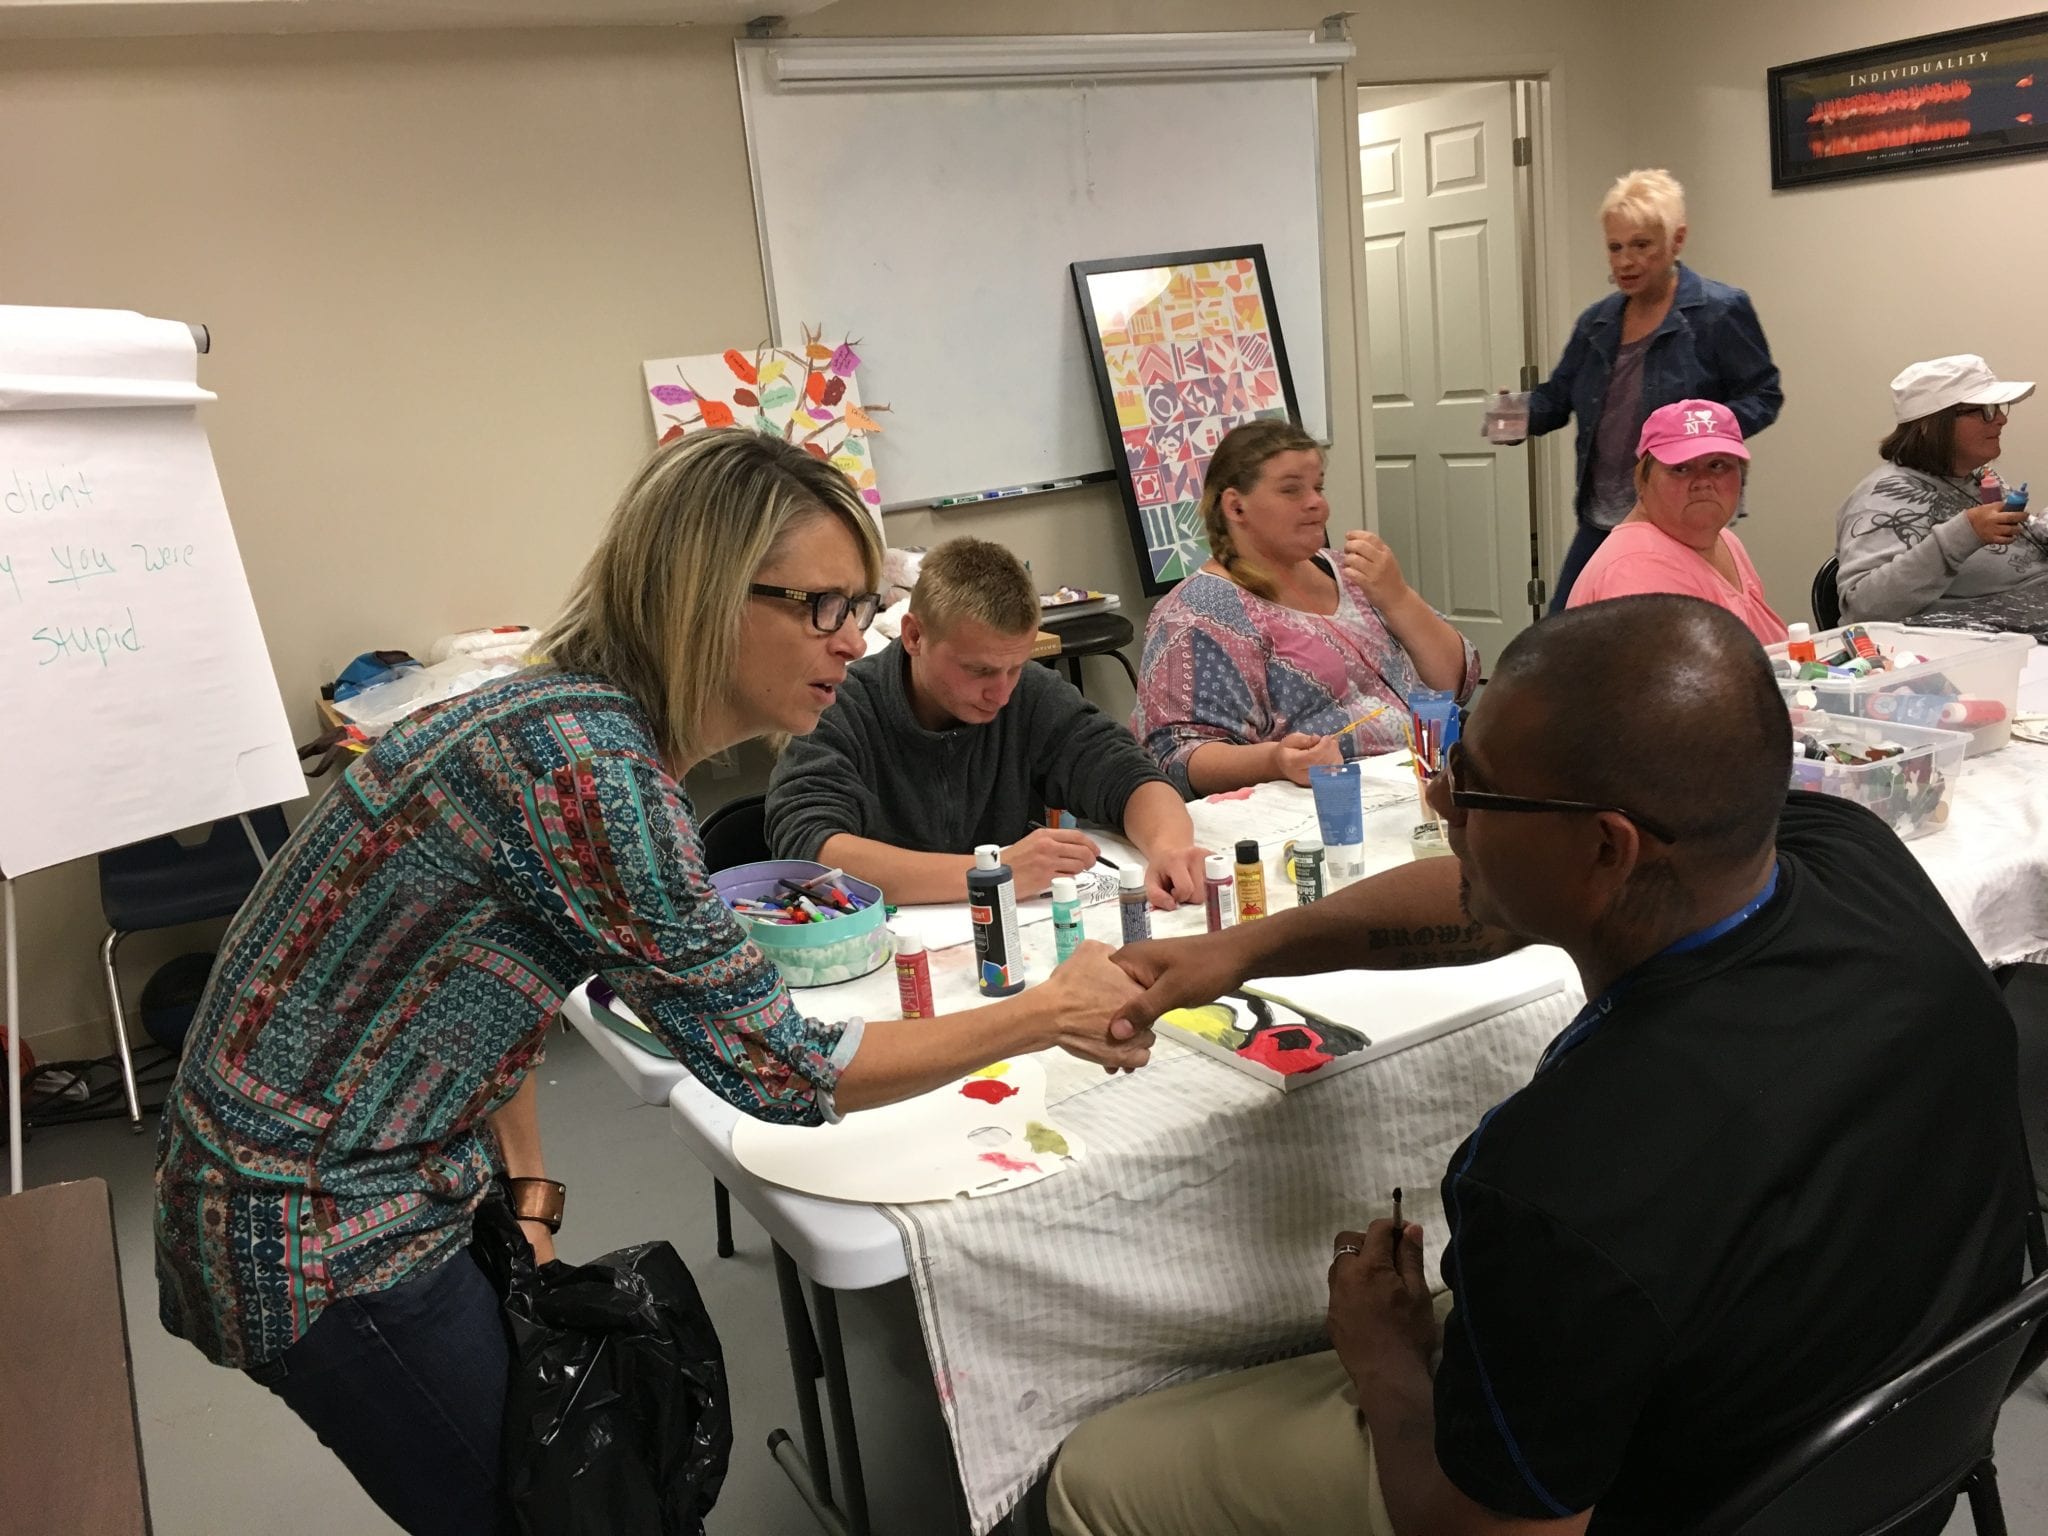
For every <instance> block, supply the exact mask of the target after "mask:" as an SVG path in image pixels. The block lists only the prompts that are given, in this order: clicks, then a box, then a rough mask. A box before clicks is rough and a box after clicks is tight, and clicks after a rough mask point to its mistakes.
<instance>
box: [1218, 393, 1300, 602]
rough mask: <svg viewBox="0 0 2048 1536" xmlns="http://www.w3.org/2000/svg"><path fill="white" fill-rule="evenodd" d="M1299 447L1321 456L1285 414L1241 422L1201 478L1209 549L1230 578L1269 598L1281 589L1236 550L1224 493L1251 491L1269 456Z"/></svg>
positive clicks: (1224, 435) (1253, 592) (1222, 442)
mask: <svg viewBox="0 0 2048 1536" xmlns="http://www.w3.org/2000/svg"><path fill="white" fill-rule="evenodd" d="M1297 452H1299V453H1312V454H1314V455H1315V456H1316V457H1317V458H1318V459H1320V458H1321V457H1322V456H1323V445H1322V444H1321V443H1319V442H1317V441H1316V440H1315V439H1314V438H1313V437H1310V436H1309V435H1308V433H1306V432H1304V431H1302V429H1301V428H1300V427H1297V426H1296V425H1295V424H1294V423H1293V422H1291V421H1288V420H1285V419H1284V418H1282V417H1277V416H1276V417H1268V418H1267V419H1265V420H1262V421H1241V422H1239V423H1238V424H1237V425H1236V426H1234V427H1232V428H1231V429H1230V430H1229V431H1228V432H1226V433H1224V434H1223V441H1221V442H1220V443H1218V444H1217V445H1216V451H1215V453H1213V454H1211V455H1210V457H1209V467H1208V469H1207V470H1206V471H1205V472H1204V475H1203V479H1202V504H1201V509H1200V510H1201V518H1202V531H1203V532H1204V533H1206V534H1207V535H1208V536H1209V553H1210V554H1212V555H1214V556H1215V557H1216V563H1217V564H1218V565H1220V566H1222V567H1223V569H1224V570H1226V571H1228V572H1229V573H1230V579H1231V580H1232V581H1234V582H1236V583H1237V584H1238V585H1239V586H1240V587H1243V588H1244V589H1245V591H1247V592H1250V593H1251V594H1253V595H1254V596H1256V597H1263V598H1266V599H1268V600H1269V601H1270V600H1271V599H1272V598H1273V597H1274V596H1276V595H1277V594H1278V592H1279V590H1280V589H1279V588H1278V587H1277V586H1275V585H1274V584H1273V577H1272V575H1271V573H1270V572H1267V571H1262V570H1260V569H1259V568H1258V567H1257V566H1256V565H1253V564H1252V563H1251V561H1249V560H1247V559H1245V557H1244V553H1243V552H1242V551H1241V550H1239V549H1238V547H1237V537H1236V535H1235V534H1233V533H1232V532H1231V528H1230V519H1229V517H1228V516H1226V515H1225V514H1224V511H1223V493H1224V492H1225V491H1235V492H1237V494H1238V495H1240V496H1244V495H1248V494H1249V493H1250V491H1251V489H1252V487H1253V486H1255V485H1257V484H1258V483H1259V477H1260V476H1262V475H1263V474H1265V472H1266V462H1267V460H1269V459H1275V458H1278V457H1279V456H1280V455H1281V454H1283V453H1297Z"/></svg>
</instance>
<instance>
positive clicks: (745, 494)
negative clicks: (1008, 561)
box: [541, 427, 882, 767]
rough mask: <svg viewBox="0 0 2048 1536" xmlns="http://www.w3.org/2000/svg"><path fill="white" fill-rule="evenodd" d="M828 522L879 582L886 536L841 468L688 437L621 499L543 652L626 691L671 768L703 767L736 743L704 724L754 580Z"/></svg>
mask: <svg viewBox="0 0 2048 1536" xmlns="http://www.w3.org/2000/svg"><path fill="white" fill-rule="evenodd" d="M820 517H837V518H839V519H840V520H841V521H842V522H844V523H845V524H846V525H847V527H848V528H850V529H851V530H852V531H853V534H854V537H855V538H856V539H857V540H858V541H859V543H860V551H861V562H862V564H863V565H864V566H865V568H866V570H867V584H868V586H869V588H870V589H872V588H874V587H877V586H879V585H880V583H881V576H882V540H881V535H880V533H879V532H878V531H877V530H876V528H875V523H874V519H873V518H872V517H871V516H870V515H869V513H868V511H867V508H866V507H865V506H864V505H862V503H861V499H860V493H859V492H858V491H857V490H855V489H854V486H853V482H852V481H851V480H849V479H847V478H846V476H845V475H843V474H842V473H840V472H839V471H838V470H837V469H834V468H833V467H832V466H831V465H830V464H828V463H826V462H825V461H824V460H822V459H816V458H813V457H812V456H811V455H810V454H808V453H805V452H804V451H803V450H802V449H801V448H798V447H795V446H794V445H792V444H790V443H786V442H784V441H782V439H780V438H777V437H766V436H763V435H762V434H760V433H758V432H750V431H747V430H746V429H744V428H740V427H729V428H724V429H720V430H716V431H710V432H695V433H691V434H689V435H688V436H685V437H681V438H678V439H677V440H676V441H675V442H674V443H672V444H670V445H669V446H667V447H665V448H658V449H656V450H655V452H654V456H653V457H652V458H650V459H649V460H648V461H647V463H646V464H645V465H643V466H642V467H641V470H640V472H639V474H637V475H635V476H634V477H633V482H632V484H630V485H628V486H627V487H626V490H625V494H624V495H622V496H620V498H619V504H618V506H617V507H616V508H615V509H614V510H613V512H612V516H611V521H610V522H609V523H608V524H606V526H605V530H604V535H603V537H602V538H600V539H599V540H598V545H597V548H596V549H595V550H594V551H592V553H591V556H590V560H589V563H588V564H586V565H585V566H584V567H583V572H582V574H581V575H579V576H578V577H577V578H576V584H575V586H574V587H573V588H571V590H570V592H569V598H568V601H567V603H566V604H565V605H564V607H563V610H562V616H561V617H560V618H558V619H557V620H556V621H555V623H554V627H553V628H551V629H550V630H549V631H548V633H547V635H546V636H545V637H544V638H543V639H542V641H541V649H542V650H543V651H544V652H545V653H546V655H547V657H548V659H549V661H550V662H552V663H553V665H554V666H556V667H557V668H559V669H560V670H562V671H564V672H589V673H594V674H595V675H597V676H599V677H602V678H604V679H606V680H607V681H609V682H611V683H614V684H616V685H617V686H618V687H620V688H623V689H624V690H625V691H626V692H627V693H629V694H631V695H632V697H633V699H634V701H635V702H636V703H637V704H639V706H640V707H641V708H642V709H643V710H645V711H646V712H647V719H648V723H649V724H650V725H651V726H652V728H653V732H654V740H655V743H656V745H657V746H659V748H660V749H661V751H662V754H663V755H664V757H665V758H666V759H667V760H668V761H669V763H670V764H671V766H672V767H679V766H682V765H687V764H689V763H693V762H695V761H697V760H698V759H699V758H701V757H703V756H705V755H706V754H707V752H708V751H710V750H712V749H714V748H717V747H722V746H724V745H726V743H723V742H712V743H706V742H705V741H704V739H703V732H704V723H705V720H706V718H707V716H708V715H709V713H710V710H711V708H712V706H713V705H715V704H719V703H722V702H724V699H725V697H726V695H727V692H728V690H729V689H730V688H731V686H732V678H733V676H734V673H735V671H736V668H737V663H738V658H739V633H740V622H741V619H742V617H743V615H744V614H745V612H746V605H747V600H748V596H749V594H748V592H747V587H748V585H749V584H750V583H751V582H752V581H753V580H754V579H755V575H756V573H757V572H758V571H759V570H760V569H761V567H762V566H763V565H765V564H767V563H768V561H769V560H770V559H771V558H772V557H773V556H774V554H775V552H776V551H777V550H778V549H779V548H780V547H781V546H782V544H783V542H784V540H786V539H788V538H789V536H790V535H791V534H792V533H794V532H795V531H796V530H797V529H799V528H801V527H803V526H804V525H805V524H807V523H809V522H811V521H812V520H813V519H814V518H820Z"/></svg>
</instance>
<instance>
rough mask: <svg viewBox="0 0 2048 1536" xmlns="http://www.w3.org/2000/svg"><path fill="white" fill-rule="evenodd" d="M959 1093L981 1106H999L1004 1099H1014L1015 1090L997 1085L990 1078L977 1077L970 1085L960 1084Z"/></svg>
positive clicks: (1005, 1085)
mask: <svg viewBox="0 0 2048 1536" xmlns="http://www.w3.org/2000/svg"><path fill="white" fill-rule="evenodd" d="M960 1092H961V1093H962V1094H963V1095H965V1096H966V1097H967V1098H970V1099H975V1100H977V1101H979V1102H980V1103H983V1104H1000V1103H1002V1102H1003V1100H1005V1099H1014V1098H1015V1097H1016V1096H1017V1090H1016V1089H1014V1088H1012V1087H1011V1086H1010V1085H1009V1084H1008V1083H999V1082H997V1081H996V1080H995V1079H994V1078H992V1077H977V1078H976V1079H975V1080H974V1081H973V1082H971V1083H962V1084H961V1085H960Z"/></svg>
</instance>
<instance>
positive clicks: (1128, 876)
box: [1116, 864, 1152, 944]
mask: <svg viewBox="0 0 2048 1536" xmlns="http://www.w3.org/2000/svg"><path fill="white" fill-rule="evenodd" d="M1116 884H1117V893H1116V905H1117V912H1118V914H1119V915H1120V916H1121V917H1122V918H1123V920H1124V942H1125V943H1126V944H1142V943H1143V942H1144V941H1145V940H1147V939H1149V938H1151V937H1152V899H1151V898H1150V897H1149V896H1147V895H1146V894H1145V871H1143V870H1142V869H1140V868H1138V866H1137V865H1135V864H1126V865H1124V866H1123V868H1121V869H1119V870H1118V871H1117V872H1116Z"/></svg>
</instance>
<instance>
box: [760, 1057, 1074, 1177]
mask: <svg viewBox="0 0 2048 1536" xmlns="http://www.w3.org/2000/svg"><path fill="white" fill-rule="evenodd" d="M1085 1152H1086V1149H1085V1148H1084V1147H1083V1146H1082V1145H1081V1140H1080V1138H1079V1137H1077V1136H1076V1135H1074V1133H1073V1132H1071V1131H1068V1130H1065V1129H1063V1128H1061V1127H1059V1126H1056V1125H1054V1124H1053V1123H1052V1121H1051V1120H1049V1119H1048V1118H1047V1117H1046V1112H1045V1068H1044V1067H1042V1066H1040V1065H1039V1064H1038V1063H1037V1062H1035V1061H1033V1060H1031V1059H1030V1058H1029V1057H1021V1058H1019V1059H1018V1060H1016V1061H1005V1062H997V1063H996V1064H995V1065H994V1066H992V1067H985V1068H983V1069H982V1070H981V1071H980V1072H976V1073H974V1074H972V1075H971V1076H968V1077H965V1078H962V1079H961V1080H960V1081H959V1082H957V1083H948V1084H947V1085H946V1086H945V1087H943V1088H935V1089H933V1090H932V1091H931V1092H930V1093H925V1094H920V1095H918V1096H917V1097H916V1098H914V1099H906V1100H904V1101H903V1102H902V1103H901V1104H887V1105H884V1106H882V1107H881V1108H879V1109H864V1110H861V1111H860V1112H859V1113H857V1114H851V1115H848V1116H847V1117H846V1118H845V1119H844V1120H841V1121H840V1122H839V1123H838V1124H837V1125H818V1126H795V1125H770V1124H768V1123H766V1122H765V1121H760V1120H750V1119H745V1118H742V1119H741V1120H740V1121H739V1123H738V1124H737V1125H735V1126H734V1127H733V1129H732V1155H733V1160H734V1161H735V1162H737V1163H738V1164H739V1165H740V1166H741V1167H742V1168H744V1169H746V1170H747V1172H749V1173H751V1174H753V1175H754V1176H755V1177H756V1178H759V1179H765V1180H767V1181H768V1182H769V1183H771V1184H780V1185H782V1186H784V1187H785V1188H788V1189H794V1190H799V1191H801V1192H802V1193H804V1194H807V1195H823V1196H825V1197H826V1198H827V1199H831V1200H857V1201H861V1202H863V1203H866V1204H876V1205H915V1204H917V1203H918V1202H920V1201H924V1200H950V1199H953V1198H954V1197H955V1196H976V1195H992V1194H995V1193H997V1192H998V1191H1001V1190H1006V1189H1021V1188H1023V1187H1024V1186H1025V1185H1027V1184H1036V1183H1037V1182H1038V1181H1039V1180H1041V1179H1048V1178H1051V1177H1052V1176H1053V1175H1054V1174H1056V1173H1058V1172H1060V1170H1062V1169H1063V1168H1066V1167H1067V1166H1069V1165H1070V1164H1072V1163H1075V1162H1078V1161H1079V1160H1080V1159H1081V1158H1082V1157H1083V1156H1084V1155H1085Z"/></svg>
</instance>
